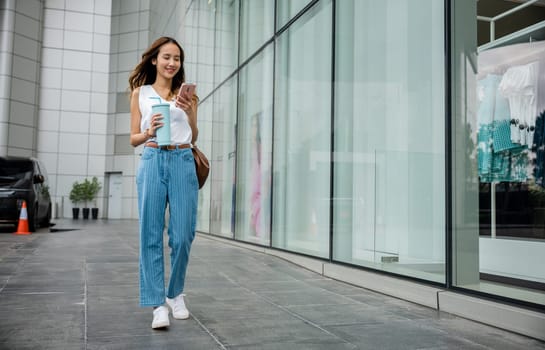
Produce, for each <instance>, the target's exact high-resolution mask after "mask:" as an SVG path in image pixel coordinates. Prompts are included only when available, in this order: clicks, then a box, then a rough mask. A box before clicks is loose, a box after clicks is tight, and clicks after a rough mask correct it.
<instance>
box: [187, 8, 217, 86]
mask: <svg viewBox="0 0 545 350" xmlns="http://www.w3.org/2000/svg"><path fill="white" fill-rule="evenodd" d="M195 7H196V8H197V11H196V13H195V15H196V16H197V18H196V19H194V20H193V22H194V23H195V26H196V28H194V30H196V32H197V33H196V38H197V39H196V40H195V42H193V43H192V45H193V51H194V53H193V54H192V56H193V57H195V56H194V55H195V51H196V54H197V59H196V61H195V66H196V68H195V70H196V76H194V77H193V78H195V79H196V82H197V85H198V88H199V95H200V96H201V97H205V96H206V95H208V94H209V93H210V92H212V90H213V89H214V33H215V27H216V21H215V11H216V1H207V0H196V1H195ZM194 36H195V34H194ZM188 54H189V53H188ZM193 57H192V58H193Z"/></svg>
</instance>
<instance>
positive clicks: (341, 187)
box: [333, 0, 445, 283]
mask: <svg viewBox="0 0 545 350" xmlns="http://www.w3.org/2000/svg"><path fill="white" fill-rule="evenodd" d="M336 4H337V9H336V15H337V19H336V23H337V28H336V43H337V47H336V81H335V129H334V136H335V155H334V159H335V167H334V198H333V211H334V216H333V258H334V259H335V260H338V261H343V262H348V263H352V264H357V265H362V266H368V267H372V268H377V269H381V270H386V271H391V272H395V273H399V274H403V275H407V276H413V277H417V278H422V279H426V280H431V281H436V282H443V283H444V282H445V254H444V252H445V180H444V179H445V173H444V169H445V162H444V157H445V155H444V149H445V146H444V145H445V139H444V128H445V124H444V116H445V111H444V103H445V102H444V101H445V100H444V83H445V80H444V58H443V45H444V42H443V32H444V23H443V11H444V8H443V4H442V3H441V2H437V1H434V0H427V1H420V2H419V6H412V5H411V4H412V1H409V0H405V1H380V2H377V1H372V0H367V1H365V0H358V1H339V2H337V3H336ZM400 33H406V35H400Z"/></svg>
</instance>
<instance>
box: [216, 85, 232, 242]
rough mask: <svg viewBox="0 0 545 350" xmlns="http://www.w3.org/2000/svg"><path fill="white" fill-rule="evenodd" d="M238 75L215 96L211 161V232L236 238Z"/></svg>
mask: <svg viewBox="0 0 545 350" xmlns="http://www.w3.org/2000/svg"><path fill="white" fill-rule="evenodd" d="M236 79H237V77H236V76H234V77H232V78H231V79H229V80H228V81H227V82H226V83H225V84H223V85H222V86H221V88H220V89H218V91H217V92H216V94H215V96H214V113H213V117H212V118H213V119H212V120H213V128H212V157H211V158H212V163H211V165H210V166H211V169H212V170H211V171H210V176H211V183H210V186H211V193H210V196H211V201H210V233H213V234H217V235H222V236H227V237H231V238H232V237H233V231H234V222H235V218H234V209H235V208H234V204H235V203H234V200H235V160H236V159H235V153H236V152H235V140H236V111H237V109H236V108H237V106H236V103H233V101H236V94H237V84H236Z"/></svg>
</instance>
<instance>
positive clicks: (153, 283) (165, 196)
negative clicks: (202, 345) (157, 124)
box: [136, 147, 199, 306]
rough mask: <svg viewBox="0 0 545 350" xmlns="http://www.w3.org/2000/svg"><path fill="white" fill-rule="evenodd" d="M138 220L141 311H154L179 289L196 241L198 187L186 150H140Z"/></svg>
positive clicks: (188, 153) (192, 163)
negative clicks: (165, 244)
mask: <svg viewBox="0 0 545 350" xmlns="http://www.w3.org/2000/svg"><path fill="white" fill-rule="evenodd" d="M136 184H137V188H138V213H139V215H140V306H158V305H162V304H164V303H165V296H166V297H168V298H174V297H175V296H177V295H179V294H180V293H182V292H183V290H184V282H185V273H186V270H187V264H188V261H189V251H190V249H191V243H192V242H193V239H194V238H195V225H196V221H197V200H198V191H199V186H198V182H197V175H196V173H195V161H194V159H193V153H192V152H191V149H190V148H185V149H176V150H161V149H158V148H150V147H144V151H143V153H142V158H141V160H140V165H139V167H138V171H137V174H136ZM167 203H168V205H169V214H170V220H169V224H168V237H169V239H168V245H169V247H170V249H171V250H170V281H169V283H168V289H167V293H166V295H165V271H164V257H163V231H164V228H165V210H166V206H167Z"/></svg>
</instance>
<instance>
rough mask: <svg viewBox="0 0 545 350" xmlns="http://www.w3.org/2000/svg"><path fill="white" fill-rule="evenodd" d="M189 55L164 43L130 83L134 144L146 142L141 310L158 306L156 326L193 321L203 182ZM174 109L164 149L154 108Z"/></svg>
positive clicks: (141, 186) (141, 185)
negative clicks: (190, 295)
mask: <svg viewBox="0 0 545 350" xmlns="http://www.w3.org/2000/svg"><path fill="white" fill-rule="evenodd" d="M183 63H184V52H183V50H182V47H181V46H180V44H178V43H177V42H176V40H175V39H173V38H168V37H161V38H159V39H157V40H156V41H155V42H153V44H152V45H151V46H150V47H149V48H148V49H147V50H146V51H145V52H144V54H143V55H142V60H141V61H140V63H138V65H137V66H136V67H135V68H134V70H133V71H132V73H131V75H130V77H129V85H130V90H131V102H130V110H131V136H130V143H131V145H132V146H134V147H136V146H139V145H141V144H144V149H143V152H142V157H141V160H140V164H139V167H138V170H137V173H136V184H137V191H138V213H139V216H140V225H139V226H140V306H143V307H146V306H151V307H153V321H152V325H151V326H152V328H154V329H155V328H164V327H168V326H169V325H170V320H169V308H168V307H167V305H168V306H170V308H171V309H172V314H173V317H174V318H177V319H186V318H188V317H189V311H188V310H187V308H186V306H185V303H184V294H183V291H184V282H185V274H186V270H187V265H188V262H189V252H190V248H191V244H192V242H193V239H194V237H195V224H196V217H197V195H198V182H197V176H196V173H195V163H194V159H193V154H192V152H191V144H193V143H195V141H196V139H197V135H198V129H197V97H196V96H194V95H193V96H188V95H181V96H178V91H179V89H180V86H181V84H182V83H183V82H184V81H185V73H184V65H183ZM158 102H162V103H168V104H170V128H171V132H170V134H171V137H170V145H168V146H159V145H158V144H157V138H156V135H157V134H156V133H157V129H159V128H160V127H162V126H163V125H164V123H163V116H162V115H161V114H153V113H152V105H154V104H157V103H158ZM167 204H168V207H169V214H170V215H169V217H170V220H169V224H168V245H169V247H170V249H171V251H170V280H169V282H168V286H167V288H166V290H165V277H164V275H165V273H164V257H163V231H164V227H165V210H166V207H167Z"/></svg>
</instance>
